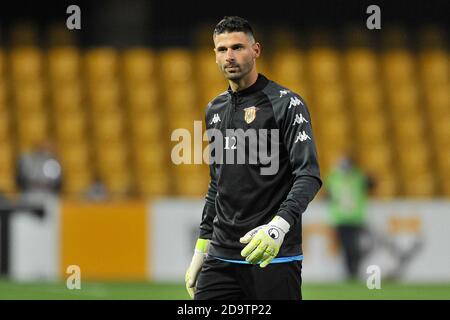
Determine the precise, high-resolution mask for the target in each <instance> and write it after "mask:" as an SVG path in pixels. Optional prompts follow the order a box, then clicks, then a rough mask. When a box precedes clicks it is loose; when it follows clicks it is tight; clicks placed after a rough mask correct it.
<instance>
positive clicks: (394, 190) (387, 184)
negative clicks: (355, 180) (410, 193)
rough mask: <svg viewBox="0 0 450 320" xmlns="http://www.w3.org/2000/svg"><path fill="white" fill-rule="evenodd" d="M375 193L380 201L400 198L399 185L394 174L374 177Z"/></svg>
mask: <svg viewBox="0 0 450 320" xmlns="http://www.w3.org/2000/svg"><path fill="white" fill-rule="evenodd" d="M373 178H374V182H375V186H374V191H373V195H374V197H376V198H379V199H392V198H394V197H396V196H398V192H399V185H398V184H399V183H398V180H397V178H396V176H395V174H393V173H392V172H389V173H387V174H382V175H374V176H373Z"/></svg>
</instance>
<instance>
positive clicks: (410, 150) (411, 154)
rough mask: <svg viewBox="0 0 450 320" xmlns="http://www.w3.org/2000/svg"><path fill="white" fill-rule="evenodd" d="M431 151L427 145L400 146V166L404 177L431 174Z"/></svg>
mask: <svg viewBox="0 0 450 320" xmlns="http://www.w3.org/2000/svg"><path fill="white" fill-rule="evenodd" d="M430 154H431V149H430V148H429V147H428V146H427V145H425V144H419V145H415V146H414V145H411V146H408V145H406V146H405V145H403V146H399V149H398V151H397V158H398V166H399V169H400V172H402V173H403V174H404V175H410V174H411V175H414V174H417V175H419V174H422V173H429V170H430Z"/></svg>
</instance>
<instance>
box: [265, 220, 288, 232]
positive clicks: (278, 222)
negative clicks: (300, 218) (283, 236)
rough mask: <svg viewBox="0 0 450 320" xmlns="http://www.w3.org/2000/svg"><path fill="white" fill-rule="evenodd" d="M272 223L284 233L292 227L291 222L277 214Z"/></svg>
mask: <svg viewBox="0 0 450 320" xmlns="http://www.w3.org/2000/svg"><path fill="white" fill-rule="evenodd" d="M270 225H272V226H275V227H277V228H279V229H281V230H282V231H283V232H284V233H288V231H289V229H290V228H291V225H290V224H289V222H287V221H286V220H284V219H283V218H282V217H280V216H275V217H274V218H273V219H272V221H270Z"/></svg>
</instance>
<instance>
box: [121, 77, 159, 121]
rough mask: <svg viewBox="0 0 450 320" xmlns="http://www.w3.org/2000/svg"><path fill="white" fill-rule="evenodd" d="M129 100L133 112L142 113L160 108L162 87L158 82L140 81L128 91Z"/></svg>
mask: <svg viewBox="0 0 450 320" xmlns="http://www.w3.org/2000/svg"><path fill="white" fill-rule="evenodd" d="M127 102H128V106H129V109H130V111H131V113H134V114H137V115H138V114H140V113H146V112H148V111H150V110H154V111H157V110H159V109H160V104H159V102H160V88H159V85H158V84H157V83H152V82H143V83H139V84H137V85H136V86H133V87H132V88H129V91H128V92H127Z"/></svg>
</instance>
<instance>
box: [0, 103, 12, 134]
mask: <svg viewBox="0 0 450 320" xmlns="http://www.w3.org/2000/svg"><path fill="white" fill-rule="evenodd" d="M10 123H11V118H10V114H9V112H8V111H7V110H4V109H0V141H6V140H9V139H10V134H11V132H10V127H11V126H10Z"/></svg>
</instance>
